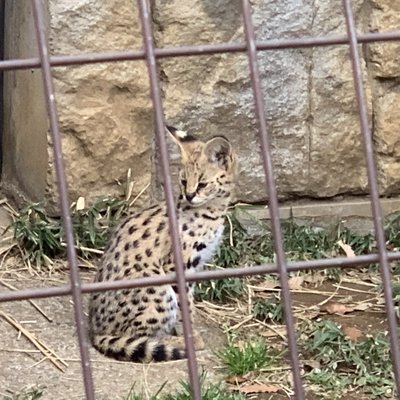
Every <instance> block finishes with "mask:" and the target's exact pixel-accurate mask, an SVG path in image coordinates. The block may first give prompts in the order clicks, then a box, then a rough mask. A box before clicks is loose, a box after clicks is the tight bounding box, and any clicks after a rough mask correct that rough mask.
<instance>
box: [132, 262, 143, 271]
mask: <svg viewBox="0 0 400 400" xmlns="http://www.w3.org/2000/svg"><path fill="white" fill-rule="evenodd" d="M133 268H135V271H136V272H141V271H142V267H141V266H140V264H138V263H135V264H133Z"/></svg>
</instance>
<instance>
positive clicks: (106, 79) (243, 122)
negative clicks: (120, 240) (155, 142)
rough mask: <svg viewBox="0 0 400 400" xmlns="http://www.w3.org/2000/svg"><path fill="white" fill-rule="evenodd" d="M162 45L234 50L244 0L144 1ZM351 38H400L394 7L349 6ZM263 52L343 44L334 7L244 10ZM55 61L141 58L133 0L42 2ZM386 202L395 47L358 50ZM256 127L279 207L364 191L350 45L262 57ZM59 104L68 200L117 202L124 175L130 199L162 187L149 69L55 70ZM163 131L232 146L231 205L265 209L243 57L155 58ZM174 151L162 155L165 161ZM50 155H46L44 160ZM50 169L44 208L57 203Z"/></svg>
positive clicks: (262, 2) (399, 159)
mask: <svg viewBox="0 0 400 400" xmlns="http://www.w3.org/2000/svg"><path fill="white" fill-rule="evenodd" d="M150 3H151V8H152V15H153V21H154V38H155V41H156V44H157V46H159V47H165V46H179V45H188V44H202V43H221V42H243V40H244V38H243V29H242V19H241V11H240V3H241V2H240V0H218V1H214V0H191V1H186V0H168V1H165V0H163V1H161V0H152V1H151V2H150ZM353 3H354V12H355V15H356V17H357V26H358V29H359V30H360V31H386V30H391V29H398V27H399V26H400V4H397V3H398V2H395V1H391V0H355V1H354V2H353ZM252 5H253V20H254V23H255V27H256V34H257V38H258V39H259V40H265V39H275V38H290V37H302V36H317V35H335V34H344V33H345V31H346V30H345V23H344V17H343V14H342V12H341V8H340V7H339V6H338V4H337V3H336V2H326V1H322V0H288V1H285V2H281V1H277V0H253V1H252ZM48 14H49V28H50V29H49V38H50V45H51V50H52V53H53V54H71V53H72V54H77V53H81V52H99V51H106V50H125V49H139V48H141V47H142V39H141V30H140V24H139V22H138V15H137V10H136V6H135V4H134V3H132V2H131V1H128V0H109V1H107V2H98V1H95V0H74V1H70V0H48ZM360 50H361V52H362V56H363V59H362V67H363V73H364V83H365V88H366V93H367V98H368V103H369V110H370V120H371V127H372V129H373V135H374V140H375V144H376V151H377V160H378V165H379V178H380V184H381V192H382V194H383V195H395V194H399V192H400V150H399V149H400V146H399V141H400V139H399V135H398V133H397V130H398V126H399V125H400V117H399V112H398V104H400V103H399V96H400V86H399V77H400V55H399V54H400V51H399V50H400V44H399V43H376V44H372V45H363V46H360ZM258 59H259V65H260V72H261V75H262V82H263V92H264V97H265V101H266V110H265V117H266V120H267V123H268V128H269V132H270V135H271V140H272V148H273V156H274V167H275V173H276V177H277V184H278V190H279V194H280V196H281V198H283V199H285V198H298V197H315V198H325V197H332V196H336V195H341V194H363V193H367V177H366V171H365V162H364V158H363V153H362V143H361V135H360V127H359V119H358V114H357V105H356V101H355V95H354V89H353V80H352V71H351V65H350V62H349V49H348V47H347V46H330V47H317V48H313V49H311V48H309V49H296V50H279V51H264V52H260V53H259V57H258ZM54 77H55V84H56V96H57V102H58V108H59V113H60V125H61V129H62V134H63V145H64V153H65V158H66V165H67V168H68V182H69V186H70V191H71V200H74V199H76V197H78V196H85V197H91V198H93V197H96V196H99V195H105V194H115V193H116V192H118V191H119V189H118V187H117V184H116V180H123V179H124V176H125V174H126V171H127V169H128V168H132V171H133V177H134V181H135V186H134V191H135V193H137V192H139V191H140V190H141V189H143V187H145V186H146V185H147V184H148V183H149V182H150V181H152V182H153V188H154V189H155V190H154V191H153V192H146V194H145V196H143V197H142V198H141V199H142V201H147V200H148V199H149V198H150V197H153V198H154V197H157V192H159V191H158V190H157V189H159V188H160V185H159V183H158V180H157V177H156V175H157V174H156V173H154V171H156V170H157V169H155V168H154V162H153V161H152V154H153V149H152V139H153V124H152V120H153V114H152V109H151V102H150V97H149V85H148V78H147V70H146V66H145V64H144V62H123V63H108V64H93V65H86V66H76V67H65V68H56V69H55V70H54ZM160 79H161V85H162V91H163V96H164V107H165V113H166V117H167V120H168V121H169V122H170V123H172V124H174V125H177V126H179V127H181V128H184V129H187V130H190V131H191V132H192V133H195V134H197V135H199V136H201V137H204V138H207V137H209V136H212V135H215V134H222V135H225V136H227V137H228V138H229V139H231V141H232V142H233V143H234V145H235V147H236V148H237V149H238V153H239V159H240V164H241V177H240V181H239V190H238V197H237V199H238V200H242V201H248V202H249V201H251V202H259V201H264V200H265V199H266V196H267V193H266V191H265V188H264V172H263V169H262V167H261V162H260V152H259V145H258V142H257V123H256V121H255V118H254V112H253V110H254V109H253V98H252V90H251V85H250V81H249V72H248V61H247V58H246V55H245V54H236V53H235V54H219V55H212V56H210V55H205V56H201V57H179V58H169V59H162V60H161V62H160ZM174 150H175V151H176V149H174V148H173V147H171V151H172V159H173V163H175V161H176V159H177V153H176V152H174ZM50 154H51V152H49V157H50V159H51V155H50ZM50 167H51V162H50V165H49V168H47V170H46V171H47V178H46V184H45V185H46V187H47V194H48V197H49V198H50V199H52V200H55V199H56V195H55V194H54V193H55V189H54V178H53V175H52V172H51V168H50Z"/></svg>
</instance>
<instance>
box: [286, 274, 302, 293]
mask: <svg viewBox="0 0 400 400" xmlns="http://www.w3.org/2000/svg"><path fill="white" fill-rule="evenodd" d="M303 282H304V277H303V276H293V277H292V278H290V279H289V280H288V284H289V289H291V290H299V289H303V287H302V285H303Z"/></svg>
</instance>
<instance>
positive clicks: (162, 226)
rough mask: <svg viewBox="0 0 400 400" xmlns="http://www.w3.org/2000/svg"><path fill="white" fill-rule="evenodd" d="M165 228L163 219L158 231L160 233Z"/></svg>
mask: <svg viewBox="0 0 400 400" xmlns="http://www.w3.org/2000/svg"><path fill="white" fill-rule="evenodd" d="M164 228H165V222H164V221H161V222H160V223H159V224H158V226H157V232H158V233H160V232H161V231H162V230H163V229H164Z"/></svg>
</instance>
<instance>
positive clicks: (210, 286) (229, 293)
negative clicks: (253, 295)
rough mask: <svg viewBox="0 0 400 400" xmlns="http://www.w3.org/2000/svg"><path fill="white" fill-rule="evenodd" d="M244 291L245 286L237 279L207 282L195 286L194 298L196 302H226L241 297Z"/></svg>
mask: <svg viewBox="0 0 400 400" xmlns="http://www.w3.org/2000/svg"><path fill="white" fill-rule="evenodd" d="M244 290H245V285H244V283H243V281H242V280H241V279H239V278H225V279H218V280H209V281H202V282H198V283H197V284H196V286H195V297H196V299H197V300H208V301H227V300H229V299H232V298H236V297H241V296H242V295H243V293H244Z"/></svg>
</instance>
